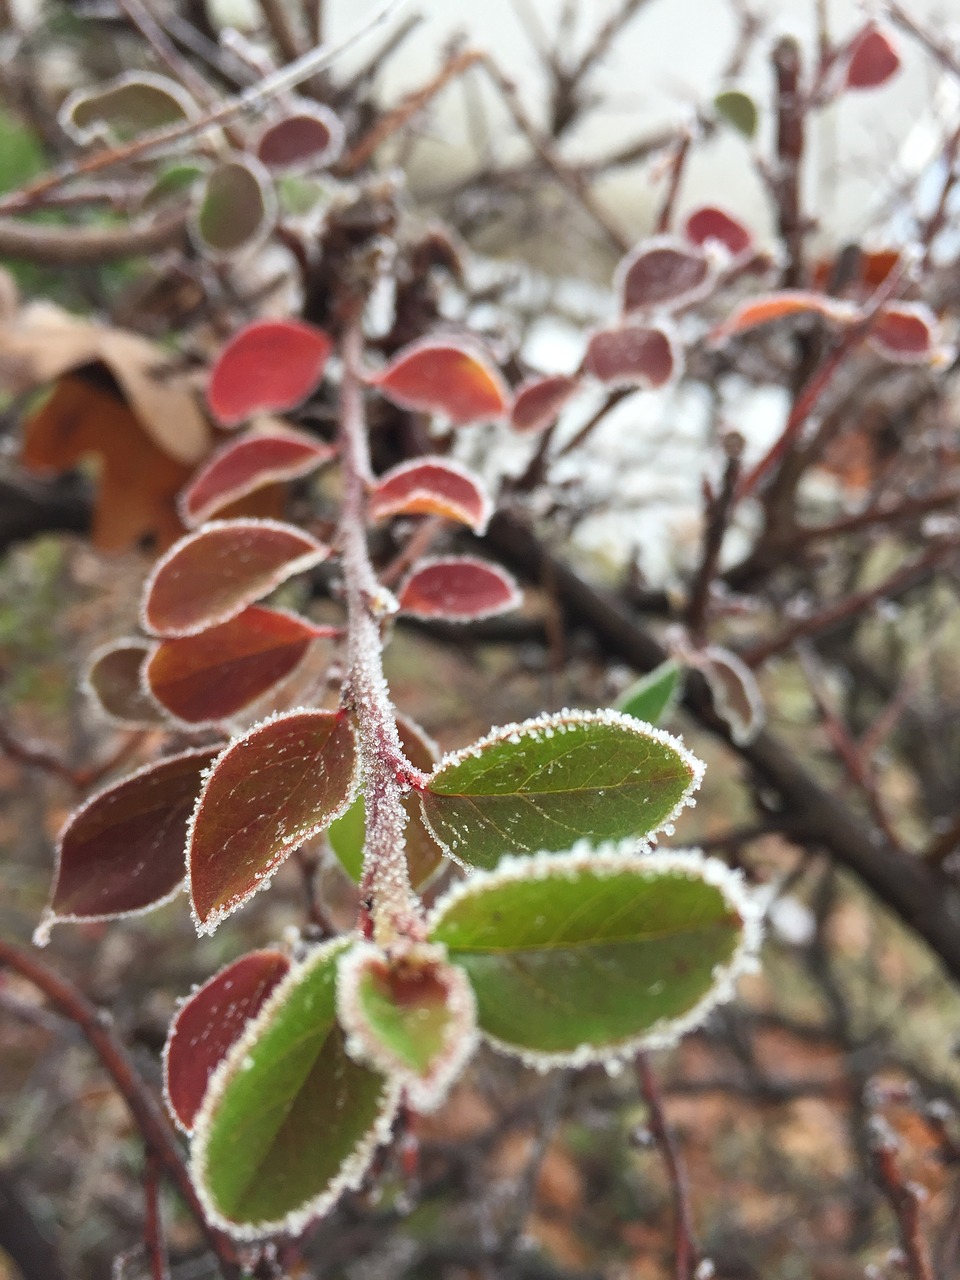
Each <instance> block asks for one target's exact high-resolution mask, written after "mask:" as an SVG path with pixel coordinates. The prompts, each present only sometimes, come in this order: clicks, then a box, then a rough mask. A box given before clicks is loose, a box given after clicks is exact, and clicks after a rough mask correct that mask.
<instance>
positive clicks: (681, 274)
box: [615, 236, 713, 315]
mask: <svg viewBox="0 0 960 1280" xmlns="http://www.w3.org/2000/svg"><path fill="white" fill-rule="evenodd" d="M615 283H616V285H617V288H618V290H619V292H620V297H621V299H622V304H623V313H624V315H632V314H633V313H634V312H636V311H655V310H658V309H659V310H666V311H674V310H676V308H678V307H682V306H686V304H687V303H689V302H694V301H695V300H696V299H697V298H702V297H704V295H705V294H707V293H709V292H710V289H711V287H712V285H713V272H712V270H711V267H710V260H709V259H708V258H707V255H706V254H705V253H704V252H703V251H702V250H701V249H699V248H692V247H691V246H690V245H689V244H687V243H685V241H683V240H679V239H675V238H674V237H673V236H654V237H652V238H651V239H649V240H644V241H643V242H642V243H641V244H639V245H637V247H636V249H634V251H633V252H632V253H631V254H629V255H628V256H627V257H626V258H624V259H623V261H622V262H621V263H620V266H619V267H618V268H617V273H616V276H615Z"/></svg>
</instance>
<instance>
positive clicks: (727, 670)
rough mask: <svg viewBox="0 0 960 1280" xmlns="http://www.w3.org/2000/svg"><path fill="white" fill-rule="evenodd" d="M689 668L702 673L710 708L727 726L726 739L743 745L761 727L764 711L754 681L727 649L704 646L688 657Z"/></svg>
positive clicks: (749, 672)
mask: <svg viewBox="0 0 960 1280" xmlns="http://www.w3.org/2000/svg"><path fill="white" fill-rule="evenodd" d="M688 660H689V662H690V664H691V665H692V666H695V667H697V669H698V670H699V671H701V672H702V673H703V676H704V679H705V680H706V682H707V684H708V685H709V686H710V692H711V694H712V695H713V705H714V709H715V710H716V712H717V715H718V716H720V718H721V719H722V720H725V721H726V723H727V724H728V725H729V726H730V737H731V738H732V739H733V741H734V742H735V743H736V744H737V746H739V747H743V746H747V745H748V744H749V743H751V742H753V740H754V738H755V737H756V736H757V734H758V733H759V732H760V730H761V729H762V728H763V725H764V721H765V719H766V710H765V708H764V704H763V694H762V693H761V692H760V686H759V685H758V684H757V678H756V676H755V675H754V674H753V672H752V671H751V670H750V668H749V667H748V666H747V664H746V663H745V662H744V661H743V659H742V658H738V657H737V655H736V654H735V653H733V652H731V650H730V649H724V648H722V647H721V646H720V645H715V644H711V645H707V647H706V648H705V649H700V650H697V651H696V652H694V653H691V654H690V655H689V656H688Z"/></svg>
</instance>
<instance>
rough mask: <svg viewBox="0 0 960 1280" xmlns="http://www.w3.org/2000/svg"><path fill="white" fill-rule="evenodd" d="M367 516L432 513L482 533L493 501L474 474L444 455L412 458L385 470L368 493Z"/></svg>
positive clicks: (491, 510) (379, 517)
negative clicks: (441, 456) (368, 513)
mask: <svg viewBox="0 0 960 1280" xmlns="http://www.w3.org/2000/svg"><path fill="white" fill-rule="evenodd" d="M369 511H370V515H371V516H372V517H373V519H375V520H384V519H386V518H387V517H388V516H399V515H408V516H410V515H434V516H444V517H445V518H446V519H447V520H457V521H459V523H460V524H465V525H468V526H469V527H470V528H471V529H472V530H473V531H474V533H483V531H484V530H485V529H486V527H487V524H488V523H489V520H490V516H491V515H492V514H493V503H492V502H491V501H490V497H489V495H488V494H487V492H486V490H485V489H484V488H483V485H482V483H481V481H480V479H479V477H478V476H475V475H474V474H473V472H471V471H468V470H467V468H466V467H464V466H461V465H460V464H459V463H456V462H450V461H448V460H447V459H446V458H415V459H414V460H413V461H412V462H401V463H400V465H399V466H396V467H393V468H392V469H391V470H390V471H387V472H385V473H384V474H383V475H382V476H380V477H379V479H378V480H377V482H376V485H375V486H374V489H373V492H372V493H371V494H370V502H369Z"/></svg>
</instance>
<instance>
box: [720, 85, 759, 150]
mask: <svg viewBox="0 0 960 1280" xmlns="http://www.w3.org/2000/svg"><path fill="white" fill-rule="evenodd" d="M713 105H714V109H715V110H716V112H717V115H718V116H720V117H721V119H723V120H725V121H726V122H727V124H729V125H732V126H733V127H734V129H736V131H737V132H738V133H742V134H743V136H744V137H745V138H752V137H753V136H754V134H755V133H756V132H757V124H758V122H759V113H758V112H757V104H756V103H755V102H754V100H753V99H752V98H751V97H750V95H749V94H746V93H744V92H743V91H742V90H741V89H725V90H724V91H723V92H722V93H718V94H717V96H716V97H715V98H714V100H713Z"/></svg>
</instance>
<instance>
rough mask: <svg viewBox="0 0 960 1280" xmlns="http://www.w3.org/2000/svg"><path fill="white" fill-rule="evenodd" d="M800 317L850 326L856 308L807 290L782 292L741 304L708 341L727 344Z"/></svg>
mask: <svg viewBox="0 0 960 1280" xmlns="http://www.w3.org/2000/svg"><path fill="white" fill-rule="evenodd" d="M797 316H820V317H822V318H823V319H824V320H828V321H830V322H831V323H833V324H850V323H851V322H852V321H854V320H855V319H856V316H857V313H856V308H854V307H852V306H851V305H850V303H849V302H840V301H838V300H837V299H836V298H830V297H828V296H827V294H825V293H813V292H812V291H810V290H808V289H782V290H781V291H780V292H779V293H767V294H763V295H761V296H760V297H758V298H749V299H748V300H747V301H746V302H743V303H741V304H740V306H739V307H737V308H736V310H734V311H733V312H732V313H731V314H730V315H729V316H727V318H726V320H724V321H723V322H722V323H721V324H719V325H717V327H716V328H715V329H714V330H712V332H711V333H710V337H709V341H710V342H711V343H714V344H718V343H721V342H724V341H725V340H726V339H727V338H732V337H734V336H735V335H737V334H740V333H746V332H747V331H748V330H750V329H756V328H757V327H758V326H759V325H762V324H770V323H771V321H774V320H784V319H794V318H795V317H797Z"/></svg>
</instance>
